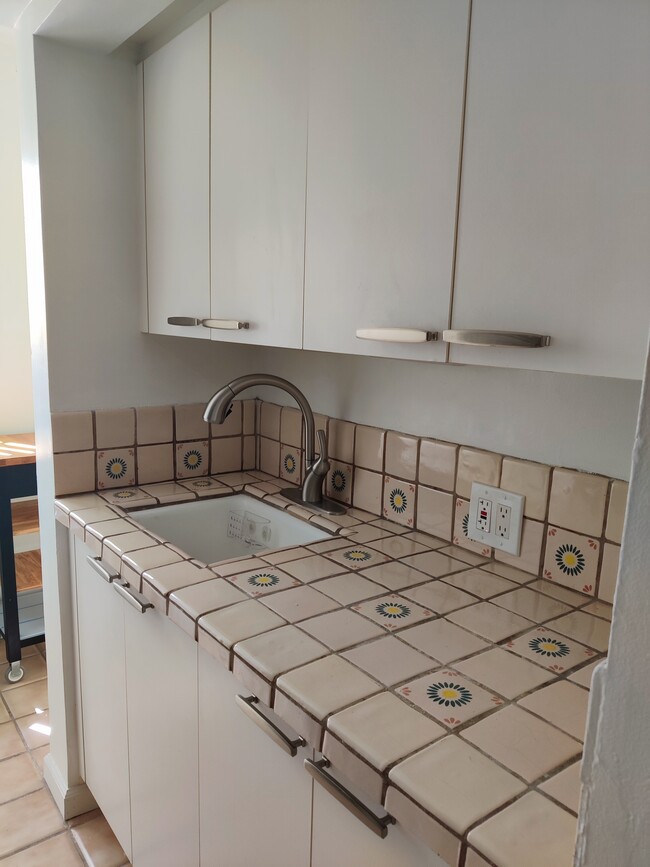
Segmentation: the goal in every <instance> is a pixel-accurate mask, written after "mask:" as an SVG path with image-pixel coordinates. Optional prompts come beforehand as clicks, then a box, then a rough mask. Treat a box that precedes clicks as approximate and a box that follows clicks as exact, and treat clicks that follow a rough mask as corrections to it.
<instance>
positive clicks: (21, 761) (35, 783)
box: [0, 753, 43, 804]
mask: <svg viewBox="0 0 650 867" xmlns="http://www.w3.org/2000/svg"><path fill="white" fill-rule="evenodd" d="M42 785H43V782H42V780H41V777H40V775H39V773H38V771H37V770H36V768H35V767H34V765H33V763H32V760H31V759H30V757H29V756H28V754H27V753H21V754H20V755H18V756H14V757H13V758H11V759H5V760H4V761H3V762H0V804H4V803H6V802H7V801H13V800H14V798H20V797H22V796H23V795H27V794H29V792H35V791H36V789H40V788H41V786H42Z"/></svg>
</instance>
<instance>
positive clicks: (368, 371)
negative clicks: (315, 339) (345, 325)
mask: <svg viewBox="0 0 650 867" xmlns="http://www.w3.org/2000/svg"><path fill="white" fill-rule="evenodd" d="M257 361H258V363H259V365H260V369H261V370H265V371H267V372H269V373H275V374H277V375H279V376H284V377H286V378H287V379H291V380H292V381H293V382H295V383H296V385H297V386H298V387H299V388H301V389H303V390H304V391H305V394H306V395H307V398H308V400H309V401H310V403H311V405H312V406H313V407H314V408H315V409H317V410H319V411H321V412H324V413H327V414H329V415H333V416H337V417H343V418H350V419H352V420H354V421H358V422H363V423H364V424H371V425H377V426H379V427H387V428H392V429H393V430H398V431H406V432H408V433H414V434H418V435H420V436H430V437H437V438H439V439H446V440H450V441H451V442H458V443H463V444H467V445H474V446H478V447H480V448H485V449H494V450H495V451H497V452H503V453H505V454H509V455H515V456H518V457H523V458H529V459H531V460H536V461H542V462H545V463H550V464H555V465H560V466H567V467H573V468H576V469H581V470H587V471H591V472H598V473H604V474H611V475H612V476H614V477H615V478H621V479H628V478H629V472H630V459H631V454H632V445H633V442H634V430H635V425H636V417H637V412H638V406H639V396H640V391H641V383H639V382H632V381H629V380H621V379H604V378H597V377H592V376H577V375H571V374H560V373H541V372H540V373H538V372H535V371H527V370H504V369H497V368H489V367H473V366H472V367H470V366H462V365H442V364H424V363H419V362H410V361H393V360H387V359H377V358H363V357H357V356H344V355H333V354H327V353H322V352H297V351H293V350H277V349H264V350H260V351H259V354H258V356H257ZM265 394H266V396H268V399H269V400H274V401H275V402H276V403H282V402H284V400H283V397H282V394H281V393H280V392H277V391H271V390H268V391H267V392H265Z"/></svg>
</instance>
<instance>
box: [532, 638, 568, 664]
mask: <svg viewBox="0 0 650 867" xmlns="http://www.w3.org/2000/svg"><path fill="white" fill-rule="evenodd" d="M528 646H529V647H530V649H531V650H532V651H533V653H537V654H538V655H539V656H545V657H552V658H553V659H558V658H560V657H563V656H568V655H569V653H570V649H569V646H568V644H565V643H564V642H563V641H559V640H558V639H556V638H551V636H549V635H540V636H539V637H537V638H531V639H530V641H529V642H528Z"/></svg>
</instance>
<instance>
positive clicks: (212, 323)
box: [201, 319, 249, 331]
mask: <svg viewBox="0 0 650 867" xmlns="http://www.w3.org/2000/svg"><path fill="white" fill-rule="evenodd" d="M201 325H203V326H204V327H205V328H219V329H220V330H221V331H239V329H240V328H248V327H249V323H248V322H240V321H239V320H238V319H202V320H201Z"/></svg>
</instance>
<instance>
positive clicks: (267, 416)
mask: <svg viewBox="0 0 650 867" xmlns="http://www.w3.org/2000/svg"><path fill="white" fill-rule="evenodd" d="M203 409H204V407H203V404H190V405H180V406H162V407H139V408H135V409H133V408H131V409H119V410H95V411H91V410H89V411H86V412H70V413H55V414H53V416H52V431H53V441H54V453H55V454H54V470H55V482H56V492H57V495H59V496H62V495H65V494H71V493H77V492H81V491H90V490H105V489H110V488H115V489H121V488H128V487H130V486H134V485H148V484H152V483H156V482H163V481H171V480H174V479H177V480H179V481H181V482H182V483H183V484H186V485H187V484H188V483H191V480H193V479H200V478H201V477H206V476H210V475H215V474H221V473H228V472H238V471H241V470H250V469H258V470H261V471H263V472H266V473H269V474H270V475H272V476H275V477H278V478H281V479H284V480H286V481H288V482H292V483H294V484H299V483H300V482H301V481H302V479H303V478H304V461H305V455H304V432H303V431H302V419H301V413H300V412H299V411H298V410H297V409H295V408H293V407H286V406H278V405H276V404H272V403H268V402H264V401H260V400H244V401H234V403H233V411H232V413H231V414H230V415H229V416H228V418H227V419H226V422H225V423H224V424H223V425H210V424H207V423H206V422H204V421H203ZM315 421H316V429H317V430H318V429H319V428H324V429H325V430H326V432H327V434H328V443H329V458H330V464H331V467H330V471H329V473H328V477H327V480H326V491H327V495H328V496H330V497H332V498H333V499H336V500H339V501H340V502H342V503H345V504H346V505H348V506H354V507H356V508H358V509H362V510H364V511H366V512H371V513H372V514H376V515H378V516H381V517H383V518H387V519H389V520H390V521H391V522H395V523H397V524H400V525H402V526H404V527H405V528H408V529H409V530H421V531H423V532H425V533H429V534H432V535H435V536H438V537H439V538H442V539H445V540H447V541H448V542H450V543H453V545H455V546H458V547H459V548H461V549H463V550H464V551H465V552H473V553H476V554H478V555H481V556H483V557H494V559H496V560H498V561H501V562H502V563H506V564H508V565H510V566H512V567H515V568H517V569H521V570H523V571H524V572H527V573H529V574H533V575H538V576H539V577H540V578H543V579H546V580H548V581H552V582H553V583H555V584H558V585H562V586H564V587H567V588H570V589H571V590H578V591H580V592H583V593H588V594H590V595H592V596H594V597H596V598H598V599H602V600H604V601H606V602H612V600H613V595H614V587H615V583H616V576H617V572H618V560H619V553H620V543H621V535H622V531H623V519H624V514H625V504H626V499H627V483H626V482H623V481H620V480H618V479H610V478H607V477H605V476H599V475H595V474H591V473H583V472H578V471H576V470H572V469H566V468H564V467H552V466H547V465H544V464H539V463H535V462H531V461H525V460H521V459H518V458H512V457H509V456H507V455H501V454H497V453H495V452H489V451H482V450H480V449H477V448H473V447H472V448H470V447H467V446H463V445H458V444H455V443H448V442H441V441H438V440H435V439H431V438H424V437H415V436H412V435H409V434H408V433H401V432H397V431H385V430H381V429H379V428H374V427H369V426H366V425H357V424H354V422H352V421H349V420H342V419H333V418H332V419H330V418H327V417H326V416H323V415H319V414H317V415H316V417H315ZM205 481H206V482H207V479H206V480H205ZM473 481H480V482H484V483H485V484H488V485H495V486H500V487H503V488H505V489H506V490H510V491H515V492H517V493H521V494H524V495H525V497H526V504H525V517H524V526H523V536H522V547H521V552H520V555H519V556H518V557H515V556H513V555H510V554H504V553H502V552H500V551H496V552H495V551H493V550H492V549H491V548H489V547H486V546H485V545H483V544H481V543H478V542H474V541H472V540H470V539H469V538H468V537H467V521H468V513H469V496H470V491H471V485H472V482H473ZM465 556H467V557H469V556H471V554H469V555H468V554H466V555H465ZM502 568H503V567H501V569H502Z"/></svg>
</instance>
